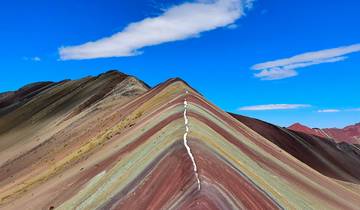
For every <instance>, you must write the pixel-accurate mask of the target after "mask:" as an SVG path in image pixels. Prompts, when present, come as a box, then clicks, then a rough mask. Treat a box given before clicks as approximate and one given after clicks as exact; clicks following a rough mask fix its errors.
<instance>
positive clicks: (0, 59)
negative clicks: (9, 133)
mask: <svg viewBox="0 0 360 210" xmlns="http://www.w3.org/2000/svg"><path fill="white" fill-rule="evenodd" d="M250 3H251V2H249V0H242V1H241V0H214V2H210V1H204V0H202V1H186V2H185V1H182V0H176V1H168V0H131V1H116V0H92V1H85V0H78V1H70V0H62V1H45V0H38V1H31V2H29V1H25V0H14V1H11V2H10V1H8V2H6V3H2V6H1V7H0V27H1V33H0V46H1V50H0V69H1V70H0V72H1V75H0V92H3V91H8V90H15V89H17V88H19V87H21V86H23V85H25V84H27V83H30V82H35V81H45V80H46V81H48V80H51V81H59V80H63V79H66V78H70V79H77V78H81V77H84V76H87V75H97V74H99V73H101V72H104V71H106V70H109V69H118V70H120V71H123V72H125V73H128V74H132V75H135V76H137V77H139V78H141V79H142V80H144V81H145V82H147V83H148V84H149V85H152V86H153V85H156V84H158V83H159V82H162V81H164V80H166V79H168V78H170V77H177V76H178V77H181V78H183V79H184V80H186V81H187V82H188V83H189V84H191V85H192V86H193V87H194V88H196V89H198V90H199V91H200V92H202V93H203V94H204V95H205V96H206V98H207V99H209V100H210V101H212V102H213V103H215V104H216V105H218V106H220V107H221V108H223V109H224V110H226V111H230V112H235V113H239V114H243V115H247V116H252V117H256V118H259V119H262V120H265V121H269V122H272V123H275V124H278V125H281V126H288V125H290V124H292V123H294V122H300V123H303V124H306V125H309V126H312V127H343V126H345V125H348V124H352V123H356V122H360V111H359V108H360V97H359V91H360V82H359V81H360V71H359V70H360V49H359V48H360V47H359V43H360V27H359V20H360V13H359V8H360V2H359V1H357V0H344V1H341V2H339V1H328V0H327V1H325V0H317V1H311V0H302V1H284V0H256V1H253V2H252V3H253V5H251V4H250ZM184 5H185V6H184ZM204 11H205V13H206V14H204ZM202 12H203V13H202ZM213 17H217V18H213ZM146 18H147V19H146ZM144 19H145V20H144ZM164 20H165V21H164ZM168 20H172V21H173V22H172V21H170V22H169V21H168ZM187 20H191V21H187ZM176 21H177V22H176ZM174 22H175V23H176V24H174ZM129 24H132V26H131V27H127V26H128V25H129ZM154 25H155V26H154ZM154 27H155V28H156V30H155V29H154ZM169 28H171V30H170V29H169ZM144 34H145V35H146V36H144ZM149 34H152V36H150V35H149ZM113 35H114V36H113ZM111 36H113V38H110V39H105V40H104V39H103V38H106V37H111ZM129 37H130V38H129ZM134 37H135V38H134ZM149 37H150V38H149ZM100 39H102V40H101V41H98V40H100ZM130 39H131V40H130ZM134 39H135V40H134ZM89 41H95V42H94V43H93V44H90V45H89V44H88V45H84V44H85V43H88V42H89ZM129 43H130V44H129ZM110 48H111V49H110ZM112 48H114V49H112ZM300 67H301V68H300ZM259 105H261V106H259ZM260 109H265V110H260Z"/></svg>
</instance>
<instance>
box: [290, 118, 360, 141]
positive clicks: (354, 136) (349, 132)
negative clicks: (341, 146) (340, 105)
mask: <svg viewBox="0 0 360 210" xmlns="http://www.w3.org/2000/svg"><path fill="white" fill-rule="evenodd" d="M289 129H290V130H293V131H299V132H303V133H307V134H311V135H315V136H319V137H323V138H330V139H334V140H335V141H336V142H347V143H350V144H360V123H357V124H355V125H349V126H346V127H345V128H323V129H320V128H309V127H307V126H305V125H302V124H300V123H295V124H293V125H291V126H289Z"/></svg>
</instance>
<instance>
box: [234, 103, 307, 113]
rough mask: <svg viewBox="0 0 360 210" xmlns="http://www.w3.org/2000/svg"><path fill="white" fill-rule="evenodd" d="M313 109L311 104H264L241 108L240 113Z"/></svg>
mask: <svg viewBox="0 0 360 210" xmlns="http://www.w3.org/2000/svg"><path fill="white" fill-rule="evenodd" d="M307 107H311V105H309V104H264V105H255V106H244V107H240V108H239V109H238V110H239V111H265V110H286V109H300V108H307Z"/></svg>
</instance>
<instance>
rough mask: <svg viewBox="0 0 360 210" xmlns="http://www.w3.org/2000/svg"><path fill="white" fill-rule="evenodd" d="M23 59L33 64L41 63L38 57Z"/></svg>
mask: <svg viewBox="0 0 360 210" xmlns="http://www.w3.org/2000/svg"><path fill="white" fill-rule="evenodd" d="M23 59H24V60H26V61H35V62H39V61H41V58H40V57H38V56H35V57H23Z"/></svg>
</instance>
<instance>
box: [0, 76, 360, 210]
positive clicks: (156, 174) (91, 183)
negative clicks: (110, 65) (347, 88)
mask: <svg viewBox="0 0 360 210" xmlns="http://www.w3.org/2000/svg"><path fill="white" fill-rule="evenodd" d="M294 121H296V119H294ZM310 130H311V129H310ZM315 132H316V131H315ZM325 132H326V133H327V134H328V135H329V136H328V135H326V136H324V135H316V134H317V133H313V132H310V133H309V132H307V131H306V130H301V129H300V130H299V129H296V128H294V126H292V127H290V128H289V129H287V128H283V127H279V126H276V125H272V124H269V123H266V122H263V121H260V120H257V119H253V118H248V117H245V116H240V115H236V114H232V113H227V112H225V111H223V110H221V109H220V108H219V107H217V106H216V105H214V104H212V103H211V102H209V101H208V100H207V99H206V98H204V97H203V96H202V95H201V93H199V92H197V91H196V90H195V89H193V88H192V87H191V86H190V85H189V84H187V83H186V82H185V81H183V80H181V79H179V78H175V79H169V80H167V81H165V82H163V83H161V84H159V85H157V86H155V87H149V86H148V85H147V84H146V83H144V82H143V81H141V80H139V79H138V78H136V77H133V76H129V75H126V74H122V73H120V72H118V71H109V72H106V73H104V74H101V75H99V76H97V77H86V78H83V79H79V80H64V81H61V82H39V83H34V84H29V85H27V86H25V87H23V88H21V89H19V90H18V91H14V92H6V93H2V94H0V209H6V210H8V209H14V210H18V209H35V210H37V209H44V210H47V209H64V210H68V209H106V210H107V209H124V210H130V209H131V210H136V209H359V206H360V185H359V184H360V147H359V145H358V144H357V143H358V141H355V140H354V141H353V140H351V141H350V140H345V139H343V138H340V137H338V136H337V135H335V134H333V133H332V132H331V131H325Z"/></svg>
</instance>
